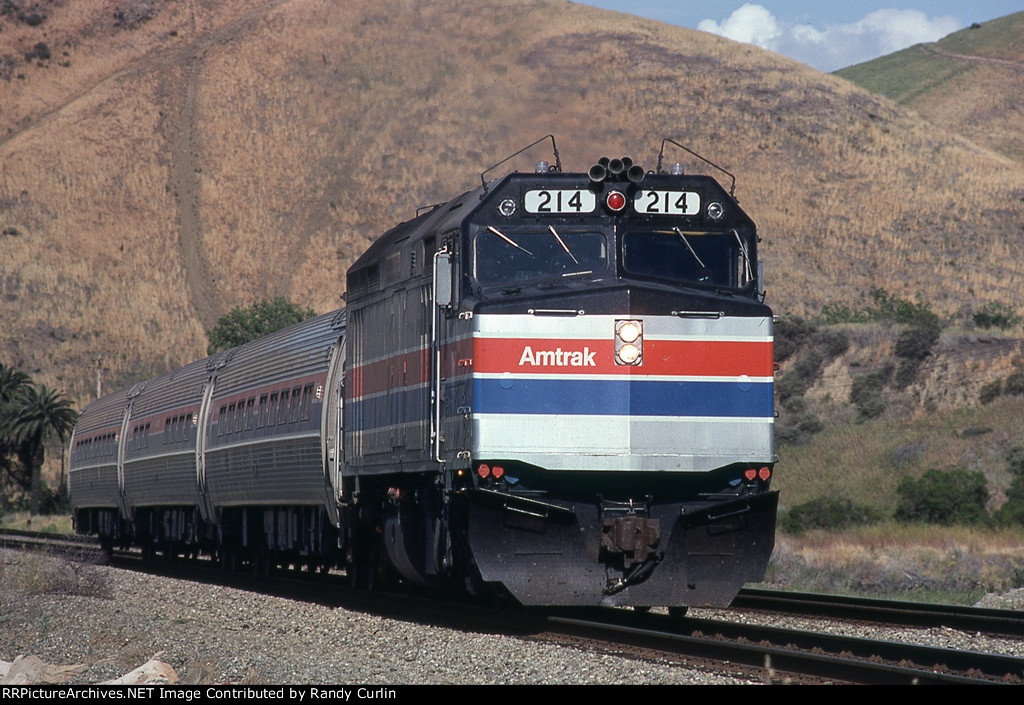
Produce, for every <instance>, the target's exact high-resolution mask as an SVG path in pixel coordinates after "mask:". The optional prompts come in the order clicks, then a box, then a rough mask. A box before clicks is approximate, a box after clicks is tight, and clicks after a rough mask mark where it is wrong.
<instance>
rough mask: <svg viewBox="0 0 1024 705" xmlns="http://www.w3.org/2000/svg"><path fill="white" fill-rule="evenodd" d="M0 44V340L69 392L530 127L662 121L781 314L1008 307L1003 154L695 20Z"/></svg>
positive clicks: (147, 28) (1, 27)
mask: <svg viewBox="0 0 1024 705" xmlns="http://www.w3.org/2000/svg"><path fill="white" fill-rule="evenodd" d="M29 5H31V8H35V9H32V10H31V12H34V13H35V14H36V15H39V16H40V17H41V20H40V21H36V20H37V19H39V17H34V16H30V13H29V9H26V8H29ZM11 8H14V9H11ZM40 44H42V45H45V47H40ZM44 48H45V51H44ZM0 67H2V69H0V253H2V256H0V296H2V297H3V302H4V305H3V307H2V308H0V326H2V327H3V330H4V334H3V337H2V338H0V360H4V361H6V362H8V364H12V365H14V366H16V367H19V368H22V369H24V370H25V371H27V372H29V373H30V374H32V375H33V376H35V377H36V378H37V379H39V380H40V381H43V382H47V383H50V384H57V383H58V381H59V382H60V384H62V385H63V386H65V387H66V388H67V390H68V392H69V393H70V394H71V395H72V396H73V397H76V398H78V399H81V400H83V401H84V400H86V399H87V398H88V397H89V396H90V393H91V390H92V388H93V385H94V376H95V371H94V366H95V365H96V364H97V363H96V361H97V359H98V358H101V361H100V362H99V364H100V365H101V366H102V367H104V368H106V369H107V372H106V380H105V385H106V386H107V387H108V388H113V386H115V385H117V384H119V383H127V382H128V381H130V380H132V379H134V378H136V377H138V376H142V375H147V374H150V373H152V372H153V371H155V370H157V369H162V368H166V367H167V366H171V365H175V364H180V363H184V362H186V361H188V360H190V359H192V358H194V357H197V356H200V355H202V354H203V353H204V350H205V347H206V340H205V332H204V331H205V329H206V328H208V327H209V326H211V325H212V324H213V323H214V322H215V321H216V319H217V317H218V316H219V315H221V314H223V313H225V312H226V311H227V310H228V309H230V308H231V307H232V306H234V305H237V304H245V303H248V302H250V301H252V300H254V299H259V298H264V297H272V296H280V295H283V296H288V297H289V298H291V299H292V300H293V301H295V302H297V303H299V304H301V305H303V306H307V307H312V308H314V309H316V310H317V311H320V312H323V311H327V310H330V309H332V308H334V307H337V306H338V305H340V303H341V301H340V296H341V294H342V293H343V282H344V271H345V268H346V267H347V266H348V265H349V264H350V263H351V262H352V261H353V259H354V258H355V257H356V256H358V255H359V254H360V253H361V252H362V250H363V249H364V248H365V247H366V245H367V244H368V243H369V242H371V241H372V240H373V238H374V237H375V236H376V235H377V234H379V233H380V232H382V231H383V230H384V229H385V228H387V227H388V226H390V225H392V224H394V223H395V222H397V221H399V220H404V219H407V218H409V217H410V216H412V215H413V214H414V213H415V209H416V208H417V207H418V206H421V205H424V204H429V203H435V202H438V201H440V200H442V199H444V198H446V197H450V196H452V195H454V194H456V193H457V192H459V191H461V190H465V189H468V188H472V187H473V185H474V184H475V183H479V176H478V175H479V173H480V172H481V171H482V170H483V169H485V168H487V167H489V166H490V165H491V164H493V163H494V162H497V161H498V160H500V159H501V158H503V157H504V156H505V155H507V154H509V153H511V152H513V151H515V150H516V149H518V148H520V147H521V146H523V145H525V144H528V143H529V142H532V141H533V140H535V139H537V138H539V137H541V136H542V135H544V134H547V133H554V134H555V135H556V137H557V138H558V140H559V143H558V144H559V148H560V150H561V152H562V157H563V161H564V163H565V166H566V168H568V169H576V170H585V169H586V168H587V167H588V166H589V165H590V164H591V163H592V162H593V161H594V160H595V159H596V158H597V157H598V156H601V155H612V156H615V155H620V154H629V155H631V156H632V157H633V158H634V159H636V160H637V161H638V162H639V163H641V164H643V165H645V166H647V167H648V168H650V167H653V165H654V161H655V157H656V153H657V149H658V146H659V144H660V141H661V138H662V137H666V136H668V137H672V138H674V139H677V140H679V141H682V142H683V143H685V144H687V145H689V146H690V147H692V148H694V149H696V150H697V151H699V152H701V153H702V154H704V155H705V156H707V157H709V158H711V159H713V160H714V161H715V162H717V163H719V164H721V165H722V166H724V167H725V168H727V169H728V170H730V171H731V172H733V173H735V174H736V175H737V177H738V185H737V192H736V193H737V196H738V197H739V198H740V200H741V202H742V204H743V206H744V207H745V208H746V209H747V210H749V212H750V213H752V214H753V216H754V218H755V220H756V221H757V222H758V224H759V225H760V227H761V231H762V235H763V237H764V239H765V241H764V245H763V253H764V254H765V256H766V258H767V263H768V267H767V271H768V283H769V297H770V298H769V301H770V303H772V304H773V305H774V306H776V307H777V308H778V309H779V310H781V311H787V312H797V313H808V312H810V313H813V312H816V311H817V310H818V309H819V308H820V307H821V305H822V304H824V303H828V302H833V301H844V300H854V301H856V300H861V299H862V298H863V297H864V296H866V293H867V292H869V291H870V290H871V289H872V288H874V287H881V288H885V289H887V290H889V291H892V292H893V293H896V294H898V295H900V296H904V297H907V298H913V297H915V296H917V295H919V294H920V295H922V296H924V297H926V298H927V299H928V300H929V301H930V302H931V305H932V308H933V309H934V310H936V311H937V312H939V313H941V314H943V315H945V316H947V317H950V318H957V319H962V318H963V317H964V316H965V315H967V314H969V313H970V311H972V310H973V309H975V308H977V307H979V306H981V305H982V304H984V303H986V302H989V301H1000V302H1003V303H1006V304H1009V305H1012V306H1014V307H1015V308H1017V309H1018V310H1019V309H1024V290H1022V288H1021V287H1020V281H1021V280H1022V277H1024V259H1022V258H1021V257H1020V256H1019V253H1018V250H1019V247H1018V243H1019V242H1020V240H1021V234H1022V233H1021V227H1022V226H1021V224H1022V223H1024V166H1022V164H1021V163H1020V162H1014V161H1013V160H1011V159H1008V158H1007V157H1006V156H1004V155H1002V154H999V153H997V152H995V151H993V150H992V149H991V148H988V147H986V146H983V145H979V144H977V143H974V142H971V141H969V140H967V139H965V138H963V137H962V136H960V135H957V134H954V133H953V132H946V131H943V130H941V129H936V128H935V126H934V125H932V124H931V123H929V122H927V121H926V120H925V119H924V118H922V117H921V116H920V115H918V114H917V113H916V112H913V111H910V110H907V109H904V108H902V107H900V106H898V105H896V104H895V103H893V102H890V101H889V100H888V99H886V98H883V97H880V96H877V95H874V94H872V93H870V92H868V91H865V90H863V89H861V88H857V87H855V86H854V85H853V84H851V83H850V82H848V81H846V80H843V79H841V78H838V77H836V76H830V75H825V74H821V73H819V72H817V71H815V70H813V69H810V68H808V67H806V66H803V65H801V64H798V63H796V62H793V61H790V60H788V59H785V58H783V57H781V56H778V55H775V54H771V53H768V52H764V51H761V50H758V49H756V48H754V47H752V46H748V45H739V44H735V43H733V42H730V41H728V40H725V39H721V38H719V37H715V36H712V35H709V34H704V33H700V32H696V31H691V30H686V29H681V28H676V27H669V26H666V25H661V24H658V23H654V22H650V21H646V20H641V19H638V18H634V17H630V16H625V15H621V14H617V13H610V12H604V11H600V10H595V9H593V8H589V7H581V6H577V5H574V4H571V3H569V2H564V1H563V0H517V1H515V2H493V1H492V2H487V1H486V0H485V1H484V2H467V1H466V0H439V1H438V2H433V3H429V4H426V3H416V2H412V1H407V0H376V1H375V2H368V1H366V0H352V1H350V2H345V3H324V2H322V0H269V1H264V2H258V3H254V2H244V1H243V0H223V1H222V2H217V3H210V2H202V1H201V0H189V1H187V2H185V1H183V2H177V3H160V2H156V1H155V0H118V1H117V2H115V1H114V0H96V1H95V2H92V3H88V4H82V3H72V2H67V1H66V0H49V1H46V0H39V1H37V2H32V3H28V2H17V1H15V0H4V1H3V2H2V3H0ZM1018 80H1019V79H1018ZM534 156H535V155H532V154H531V155H528V156H527V157H524V159H523V160H522V161H521V162H518V163H516V164H515V166H516V167H517V168H526V167H527V166H528V165H529V163H530V160H532V158H533V157H534ZM541 158H543V157H541ZM689 166H690V167H691V168H694V169H695V168H697V167H698V164H696V163H690V165H689Z"/></svg>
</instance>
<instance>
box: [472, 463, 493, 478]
mask: <svg viewBox="0 0 1024 705" xmlns="http://www.w3.org/2000/svg"><path fill="white" fill-rule="evenodd" d="M476 474H477V475H479V476H480V479H484V478H486V477H487V476H488V475H490V474H491V469H490V468H489V467H488V466H487V464H486V463H480V464H479V465H477V466H476Z"/></svg>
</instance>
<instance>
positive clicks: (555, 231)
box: [548, 225, 580, 265]
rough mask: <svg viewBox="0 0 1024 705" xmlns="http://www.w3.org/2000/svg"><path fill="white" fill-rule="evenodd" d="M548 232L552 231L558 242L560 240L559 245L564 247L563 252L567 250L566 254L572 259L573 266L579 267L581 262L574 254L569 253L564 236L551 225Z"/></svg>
mask: <svg viewBox="0 0 1024 705" xmlns="http://www.w3.org/2000/svg"><path fill="white" fill-rule="evenodd" d="M548 230H550V231H551V234H552V235H554V236H555V239H556V240H558V244H559V245H561V246H562V249H563V250H565V254H567V255H569V256H570V257H572V261H573V264H575V265H579V263H580V261H579V260H578V259H576V256H575V255H574V254H573V253H572V252H570V251H569V246H568V245H566V244H565V240H563V239H562V236H561V235H559V234H558V231H557V230H555V226H554V225H549V226H548Z"/></svg>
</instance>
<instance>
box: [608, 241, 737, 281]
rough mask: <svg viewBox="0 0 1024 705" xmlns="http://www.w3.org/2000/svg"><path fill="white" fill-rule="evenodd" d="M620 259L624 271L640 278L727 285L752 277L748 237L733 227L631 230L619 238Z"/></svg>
mask: <svg viewBox="0 0 1024 705" xmlns="http://www.w3.org/2000/svg"><path fill="white" fill-rule="evenodd" d="M622 259H623V265H624V266H625V269H626V271H627V272H629V273H630V274H634V275H638V276H641V277H656V278H658V279H669V280H672V281H675V282H680V283H687V284H691V283H696V284H707V285H711V286H718V287H731V288H740V287H743V286H745V285H746V284H748V283H749V282H751V281H753V280H754V273H753V272H754V269H755V266H754V264H753V262H752V261H751V247H750V243H749V236H748V235H745V234H744V235H743V236H741V234H740V231H738V230H736V229H731V230H727V231H724V232H708V231H700V230H697V231H694V230H682V229H680V228H671V229H665V230H634V231H632V232H628V233H626V235H625V237H624V238H623V246H622Z"/></svg>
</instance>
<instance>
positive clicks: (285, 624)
mask: <svg viewBox="0 0 1024 705" xmlns="http://www.w3.org/2000/svg"><path fill="white" fill-rule="evenodd" d="M691 614H693V615H694V616H699V617H708V616H720V617H722V618H724V619H731V620H736V619H741V620H743V619H747V620H750V621H754V620H756V621H759V622H771V621H773V620H772V619H771V618H766V617H746V616H743V615H737V613H734V612H717V611H712V610H693V611H691ZM779 621H780V622H781V620H779ZM782 626H787V627H790V628H805V629H819V630H820V629H824V630H828V629H831V628H832V627H831V626H830V625H829V624H827V623H826V624H824V625H823V624H822V621H821V620H807V623H804V624H793V623H792V619H789V620H787V623H786V624H784V625H782ZM835 629H837V630H840V629H841V630H842V631H843V632H844V633H847V634H849V633H851V631H850V629H851V627H850V625H847V624H843V625H837V626H835ZM857 632H858V634H860V635H862V636H865V637H871V638H889V639H892V640H895V641H908V642H913V643H923V644H930V645H933V646H942V647H951V648H961V649H963V648H967V649H973V650H977V651H989V652H993V653H1006V654H1012V655H1017V656H1024V646H1022V645H1021V644H1020V643H1019V642H1017V641H1015V640H1012V639H994V638H991V637H985V636H981V635H972V634H966V633H963V632H958V631H955V630H946V629H932V630H928V629H921V630H911V629H906V628H904V629H900V630H893V629H890V630H886V629H882V628H874V627H857ZM157 654H159V658H160V660H162V661H165V662H167V663H169V664H170V665H172V666H173V667H174V669H175V670H176V672H177V673H178V675H179V676H180V677H181V678H182V680H183V681H185V682H192V683H198V682H201V683H214V684H369V685H420V684H491V685H500V684H569V685H574V684H625V685H632V684H637V685H639V684H742V683H758V682H761V681H760V680H759V679H756V678H745V679H744V678H735V677H731V676H728V675H723V674H719V673H713V672H709V671H707V670H699V669H691V668H686V667H683V666H679V665H676V664H672V663H669V662H667V661H666V662H658V661H651V660H638V659H636V658H628V657H626V656H619V655H615V654H600V653H593V652H590V651H585V650H583V649H580V648H578V647H573V646H566V645H560V644H552V643H543V642H539V641H531V640H526V639H522V638H518V637H514V636H508V635H501V634H494V633H479V632H474V631H471V630H464V631H463V630H457V629H451V628H445V627H438V626H430V625H423V624H418V623H415V622H410V621H404V620H398V619H391V618H387V617H381V616H378V615H373V614H366V613H361V612H357V611H351V610H348V609H345V608H342V607H330V606H324V605H320V604H316V603H310V602H303V601H299V600H293V599H288V598H283V597H276V596H273V595H264V594H256V593H252V592H247V591H244V590H239V589H235V588H231V587H225V586H218V585H206V584H201V583H195V582H190V581H183V580H176V579H172V578H166V577H160V576H154V575H149V574H145V573H137V572H132V571H126V570H121V569H117V568H111V567H107V566H100V565H90V564H73V563H72V564H69V563H66V562H64V561H62V560H61V559H57V558H52V557H46V556H38V555H23V554H18V553H14V552H8V551H2V552H0V659H2V660H6V661H12V660H14V658H15V657H16V656H19V655H35V656H37V657H39V658H40V659H42V660H43V661H46V662H47V663H51V664H61V665H71V664H83V665H84V666H85V668H84V670H83V671H82V672H81V673H80V674H79V675H78V676H76V677H75V678H74V680H72V681H71V682H72V683H99V682H102V681H105V680H108V679H112V678H116V677H118V676H121V675H123V674H125V673H127V672H128V671H131V670H132V669H135V668H137V667H138V666H140V665H142V664H143V663H145V662H146V661H148V660H149V659H150V658H152V657H153V656H154V655H157Z"/></svg>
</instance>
